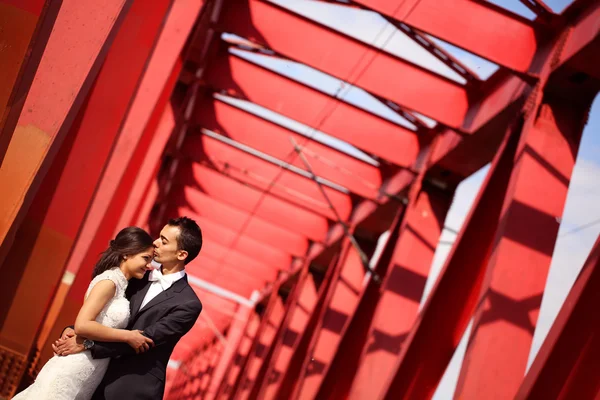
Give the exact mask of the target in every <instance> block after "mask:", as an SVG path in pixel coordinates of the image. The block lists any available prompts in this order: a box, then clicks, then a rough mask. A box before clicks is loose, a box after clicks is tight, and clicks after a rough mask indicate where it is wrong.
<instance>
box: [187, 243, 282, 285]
mask: <svg viewBox="0 0 600 400" xmlns="http://www.w3.org/2000/svg"><path fill="white" fill-rule="evenodd" d="M206 245H207V247H206V248H204V245H202V247H203V249H202V252H201V253H200V254H199V255H198V257H199V259H201V260H202V259H204V258H208V259H210V260H212V261H213V262H218V263H219V264H222V265H224V266H227V267H230V268H236V269H238V270H240V271H244V272H246V273H248V274H252V273H260V274H263V275H264V276H267V277H271V276H272V278H268V279H274V278H275V277H276V276H277V271H278V269H277V268H275V267H273V266H271V265H269V264H263V263H261V262H259V261H257V260H256V259H254V258H251V257H248V256H247V255H245V254H242V253H240V252H238V251H236V250H231V249H229V248H228V247H225V246H222V245H220V244H218V243H215V242H211V243H210V245H209V244H208V243H207V244H206ZM225 254H229V255H228V257H227V258H225V257H224V255H225ZM221 260H222V261H221ZM207 262H208V261H207Z"/></svg>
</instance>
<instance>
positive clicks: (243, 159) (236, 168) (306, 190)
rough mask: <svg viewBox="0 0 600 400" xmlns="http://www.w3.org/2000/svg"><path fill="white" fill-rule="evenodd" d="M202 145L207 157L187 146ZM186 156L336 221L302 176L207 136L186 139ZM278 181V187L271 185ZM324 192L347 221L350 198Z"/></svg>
mask: <svg viewBox="0 0 600 400" xmlns="http://www.w3.org/2000/svg"><path fill="white" fill-rule="evenodd" d="M191 140H193V141H194V142H195V143H198V141H199V142H200V143H202V147H203V152H204V154H199V153H198V152H197V150H196V151H192V149H197V148H198V146H193V145H188V143H190V142H189V141H191ZM182 151H183V154H184V155H186V156H188V157H193V160H194V161H202V160H206V162H207V163H208V164H212V166H213V167H214V168H216V169H217V170H219V171H221V172H223V173H225V174H226V175H228V176H231V177H233V178H235V179H237V180H239V181H241V182H246V183H248V184H251V185H253V186H254V187H256V188H258V189H259V190H263V191H264V190H266V189H267V188H270V191H269V192H270V193H272V194H274V195H277V196H278V197H281V198H284V199H286V200H288V201H291V202H293V203H296V204H298V205H300V206H304V207H306V208H309V209H311V210H313V211H315V212H317V213H319V214H321V215H323V216H325V217H328V218H331V219H335V214H334V213H333V212H332V211H331V209H330V208H329V206H328V204H327V201H326V200H325V199H324V198H323V195H322V194H321V192H320V190H319V187H318V186H317V185H316V184H315V182H314V181H312V180H311V179H310V178H308V177H304V176H301V175H299V174H297V173H295V172H291V171H288V170H285V169H282V168H280V167H279V166H277V165H275V164H271V163H269V162H267V161H264V160H262V159H260V158H258V157H256V156H254V155H252V154H249V153H246V152H244V151H242V150H239V149H236V148H234V147H233V146H230V145H228V144H225V143H223V142H221V141H219V140H216V139H213V138H211V137H208V136H206V135H201V136H200V137H199V138H196V139H192V138H189V137H188V138H187V139H186V142H185V143H184V146H183V148H182ZM276 177H279V178H278V179H277V182H276V184H275V185H272V184H271V183H272V182H273V180H274V179H275V178H276ZM325 192H326V193H327V195H328V196H329V198H330V199H331V201H332V203H333V205H334V207H335V208H336V209H337V212H338V213H339V215H340V216H341V218H343V219H347V218H348V217H349V215H350V211H351V209H352V204H351V199H350V197H349V196H348V195H346V194H344V193H342V192H339V191H337V190H335V189H331V188H329V187H326V188H325Z"/></svg>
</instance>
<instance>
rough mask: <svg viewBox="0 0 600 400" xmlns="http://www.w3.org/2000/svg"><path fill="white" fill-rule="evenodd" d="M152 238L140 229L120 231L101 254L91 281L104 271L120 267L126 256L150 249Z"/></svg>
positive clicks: (134, 227)
mask: <svg viewBox="0 0 600 400" xmlns="http://www.w3.org/2000/svg"><path fill="white" fill-rule="evenodd" d="M152 242H153V240H152V236H150V235H149V234H148V232H146V231H145V230H143V229H142V228H138V227H137V226H129V227H127V228H124V229H122V230H121V231H120V232H119V233H118V234H117V237H116V238H114V240H111V241H110V244H109V246H108V248H107V249H106V250H104V251H103V252H102V255H101V256H100V259H99V260H98V262H97V263H96V265H95V266H94V272H92V279H93V278H95V277H96V276H97V275H100V274H101V273H103V272H104V271H106V270H109V269H111V268H114V267H118V266H119V265H121V261H123V259H124V258H125V257H126V256H132V255H135V254H138V253H141V252H142V251H144V250H146V249H147V248H148V247H152Z"/></svg>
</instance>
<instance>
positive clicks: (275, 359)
mask: <svg viewBox="0 0 600 400" xmlns="http://www.w3.org/2000/svg"><path fill="white" fill-rule="evenodd" d="M296 288H297V289H296V290H297V291H298V294H297V295H294V297H292V298H291V299H289V300H288V301H289V302H290V305H289V309H288V311H287V315H286V316H287V320H286V321H284V324H283V325H282V330H281V333H280V335H279V336H278V338H277V341H276V342H275V344H274V345H273V356H272V358H271V363H270V364H269V366H268V369H267V371H266V373H265V379H264V380H263V382H262V389H261V392H260V393H259V395H258V397H259V398H264V399H265V400H270V399H274V398H277V397H276V394H277V391H278V390H279V388H280V386H281V383H282V380H283V375H284V374H285V371H286V370H287V369H288V366H289V365H290V361H291V359H292V356H293V354H294V351H295V350H296V348H297V346H298V343H299V340H300V337H301V336H302V333H303V332H304V330H305V328H306V326H307V324H308V320H309V318H310V315H311V313H312V311H313V309H314V307H315V305H316V303H317V300H318V293H317V286H316V283H315V281H314V279H313V277H312V275H311V274H310V273H308V271H306V272H304V273H301V275H300V278H299V280H298V283H297V286H296ZM296 296H297V297H296Z"/></svg>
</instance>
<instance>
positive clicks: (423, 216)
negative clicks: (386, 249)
mask: <svg viewBox="0 0 600 400" xmlns="http://www.w3.org/2000/svg"><path fill="white" fill-rule="evenodd" d="M451 199H452V196H451V193H443V192H441V191H439V190H437V189H432V188H422V189H421V190H420V191H418V192H417V193H416V194H415V195H414V200H412V202H411V204H410V205H409V206H408V207H407V209H406V211H405V215H404V218H403V221H402V225H401V228H400V233H399V237H398V241H397V243H396V247H395V250H394V252H393V256H392V260H391V263H390V265H389V266H388V272H387V276H386V278H385V280H384V282H383V284H382V287H381V289H380V290H381V293H380V298H379V302H378V304H377V308H376V311H375V314H374V317H373V321H372V323H371V327H370V329H369V333H368V335H367V340H366V342H365V343H364V348H363V349H362V356H361V359H360V367H359V369H358V371H357V373H356V378H355V380H354V384H353V386H352V389H351V393H350V398H355V399H360V398H364V396H365V394H367V393H368V394H369V396H373V398H378V396H380V395H381V394H382V392H383V390H384V389H385V386H384V385H385V383H386V380H387V379H388V378H389V376H390V374H391V373H392V372H393V369H392V367H393V365H394V363H395V361H396V360H397V358H398V355H399V353H400V349H401V347H402V344H403V342H404V340H405V338H406V335H407V333H408V331H409V330H410V327H411V326H412V325H413V323H414V321H415V319H416V317H417V313H418V310H419V304H420V301H421V297H422V295H423V289H424V288H425V282H426V281H427V276H428V274H429V268H430V265H431V261H432V259H433V255H434V253H435V248H436V244H437V241H438V239H439V236H440V234H441V231H442V228H443V224H444V219H445V217H446V213H447V212H448V208H449V206H450V202H451ZM390 313H393V314H394V315H395V317H394V318H389V316H390Z"/></svg>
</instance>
